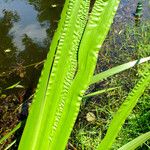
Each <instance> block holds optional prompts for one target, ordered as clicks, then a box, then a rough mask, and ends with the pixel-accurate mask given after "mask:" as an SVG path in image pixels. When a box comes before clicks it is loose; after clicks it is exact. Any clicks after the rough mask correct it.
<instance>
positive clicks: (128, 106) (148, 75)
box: [97, 70, 150, 150]
mask: <svg viewBox="0 0 150 150" xmlns="http://www.w3.org/2000/svg"><path fill="white" fill-rule="evenodd" d="M149 83H150V71H149V70H148V71H145V72H144V74H143V77H142V78H141V79H140V81H139V82H138V83H137V85H136V86H135V87H134V89H133V90H132V91H131V92H130V93H129V95H128V96H127V98H126V99H125V101H124V102H123V104H122V105H121V107H120V108H119V110H118V111H117V112H116V114H115V116H114V117H113V120H112V121H111V123H110V125H109V128H108V130H107V133H106V135H105V137H104V139H103V140H102V142H101V143H100V144H99V146H98V148H97V150H108V149H110V148H111V146H112V144H113V142H114V141H115V138H116V137H117V135H118V133H119V131H120V129H121V127H122V125H123V124H124V122H125V120H126V118H127V117H128V116H129V114H130V113H131V111H132V109H133V108H134V106H135V105H136V103H137V102H138V99H139V98H140V96H141V95H142V94H143V92H144V90H145V89H146V87H147V86H148V85H149Z"/></svg>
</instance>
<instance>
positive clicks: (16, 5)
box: [0, 0, 63, 87]
mask: <svg viewBox="0 0 150 150" xmlns="http://www.w3.org/2000/svg"><path fill="white" fill-rule="evenodd" d="M62 6H63V1H62V0H55V1H54V0H52V1H49V0H41V1H40V2H39V1H38V0H34V1H33V0H0V77H1V79H0V87H5V86H7V85H9V84H11V83H14V82H16V81H17V80H19V78H20V77H21V78H22V79H24V80H25V81H26V83H27V82H30V81H29V80H31V79H29V78H31V77H32V76H35V80H36V79H37V78H38V76H39V73H38V69H35V70H36V71H35V70H34V71H33V67H31V68H30V67H29V69H26V70H24V69H23V66H26V65H29V64H33V63H36V62H40V61H42V60H44V59H45V57H46V54H47V52H48V50H49V45H50V41H51V38H52V36H53V33H54V30H55V29H56V26H57V22H58V20H59V16H60V12H61V10H62ZM15 69H16V70H17V71H16V70H15ZM33 72H35V73H34V74H33ZM25 74H26V75H25ZM6 76H7V78H10V80H9V81H8V80H7V81H8V82H9V84H7V81H6ZM8 76H9V77H8ZM11 76H13V79H12V78H11ZM14 77H15V78H14ZM4 78H5V80H4ZM26 78H28V79H26ZM2 79H3V80H2Z"/></svg>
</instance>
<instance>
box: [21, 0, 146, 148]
mask: <svg viewBox="0 0 150 150" xmlns="http://www.w3.org/2000/svg"><path fill="white" fill-rule="evenodd" d="M118 4H119V0H96V1H95V4H94V7H93V9H92V12H91V14H90V16H88V15H89V5H90V1H89V0H66V2H65V5H64V9H63V11H62V15H61V20H60V22H59V25H58V29H57V31H56V33H55V35H54V37H53V40H52V43H51V46H50V52H49V53H48V57H47V60H46V62H45V64H44V69H43V71H42V74H41V78H40V80H39V84H38V87H37V90H36V93H35V96H34V99H33V102H32V106H31V108H30V112H29V116H28V118H27V122H26V125H25V129H24V132H23V135H22V138H21V141H20V145H19V150H26V149H28V150H31V149H32V150H41V149H45V150H46V149H50V150H54V149H56V150H57V149H58V150H61V149H62V150H63V149H65V146H66V143H67V140H68V138H69V135H70V133H71V130H72V128H73V125H74V123H75V120H76V117H77V115H78V112H79V108H80V103H81V100H82V97H83V95H84V92H85V90H86V89H87V88H88V86H89V84H90V81H91V78H92V75H93V72H94V68H95V65H96V60H97V55H98V51H99V50H100V47H101V45H102V43H103V41H104V39H105V37H106V35H107V33H108V30H109V27H110V25H111V23H112V21H113V17H114V14H115V12H116V10H117V6H118ZM111 71H112V70H111ZM114 73H115V71H114ZM116 73H117V71H116ZM107 76H108V75H107ZM107 76H105V77H107ZM103 77H104V76H103ZM105 77H104V78H105ZM96 78H97V77H96ZM143 80H144V81H145V78H144V79H143ZM143 80H142V81H143ZM147 81H149V80H146V81H145V82H146V84H144V85H143V84H141V85H140V86H138V87H144V88H145V87H146V85H147ZM145 82H144V83H145ZM92 83H94V82H92ZM135 91H136V90H135ZM133 93H136V92H133ZM133 95H134V94H133ZM129 99H130V100H131V99H132V96H131V97H130V98H129ZM136 99H137V98H136ZM131 110H132V107H130V111H131ZM116 116H117V115H116ZM126 117H127V114H126V115H125V116H124V118H123V121H124V120H125V118H126ZM123 121H121V122H123ZM112 124H113V121H112ZM121 125H122V123H121V124H119V128H120V127H121ZM110 130H112V129H111V125H110ZM110 130H108V131H110ZM116 131H119V129H116ZM108 133H109V132H108ZM115 137H116V134H115V135H113V137H110V138H111V143H112V142H113V141H114V139H115ZM106 139H107V135H106ZM103 143H105V139H104V142H102V144H103ZM104 145H105V144H104ZM110 146H111V145H109V147H110ZM99 147H100V148H101V145H100V146H99ZM99 147H98V149H99ZM102 147H103V146H102Z"/></svg>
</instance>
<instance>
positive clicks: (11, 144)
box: [4, 140, 16, 150]
mask: <svg viewBox="0 0 150 150" xmlns="http://www.w3.org/2000/svg"><path fill="white" fill-rule="evenodd" d="M15 143H16V140H14V141H13V142H12V143H10V144H9V145H8V146H7V147H6V148H5V149H4V150H8V149H10V148H11V147H12V146H13V145H14V144H15Z"/></svg>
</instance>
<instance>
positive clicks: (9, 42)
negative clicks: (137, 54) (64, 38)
mask: <svg viewBox="0 0 150 150" xmlns="http://www.w3.org/2000/svg"><path fill="white" fill-rule="evenodd" d="M137 2H138V1H137V0H122V1H121V4H120V7H119V10H118V13H117V15H116V17H115V23H114V24H115V25H118V24H123V25H125V24H127V23H128V24H132V25H133V24H134V16H133V13H134V12H135V10H136V6H137ZM63 3H64V0H51V1H49V0H40V1H39V0H0V87H1V88H4V87H7V86H9V85H11V84H13V83H15V82H17V81H18V80H21V81H23V82H24V83H23V84H24V85H26V86H29V85H31V84H32V83H31V82H33V84H34V82H35V84H36V82H37V80H38V78H39V74H40V69H41V68H38V69H37V68H34V66H31V67H28V69H26V68H25V67H24V66H27V65H31V64H34V63H38V62H41V61H42V60H44V59H45V58H46V54H47V52H48V50H49V45H50V41H51V38H52V36H53V33H54V31H55V29H56V27H57V22H58V20H59V17H60V13H61V10H62V7H63ZM143 5H144V6H143V8H144V11H143V17H142V19H143V20H147V19H149V18H150V13H148V12H149V11H150V4H149V2H148V0H147V1H144V3H143ZM119 27H122V26H120V25H118V29H119Z"/></svg>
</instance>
